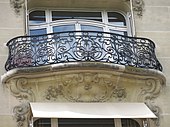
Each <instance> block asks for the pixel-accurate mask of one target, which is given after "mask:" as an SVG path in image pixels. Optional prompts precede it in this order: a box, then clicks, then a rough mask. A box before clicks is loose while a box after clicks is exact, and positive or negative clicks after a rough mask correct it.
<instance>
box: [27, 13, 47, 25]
mask: <svg viewBox="0 0 170 127" xmlns="http://www.w3.org/2000/svg"><path fill="white" fill-rule="evenodd" d="M45 21H46V20H45V11H33V12H31V13H30V14H29V24H38V23H43V22H45Z"/></svg>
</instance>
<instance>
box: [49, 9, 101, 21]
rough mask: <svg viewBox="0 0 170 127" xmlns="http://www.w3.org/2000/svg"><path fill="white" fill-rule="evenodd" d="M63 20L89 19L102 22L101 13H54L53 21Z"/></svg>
mask: <svg viewBox="0 0 170 127" xmlns="http://www.w3.org/2000/svg"><path fill="white" fill-rule="evenodd" d="M61 19H87V20H96V21H100V22H102V16H101V12H68V11H53V12H52V21H55V20H61Z"/></svg>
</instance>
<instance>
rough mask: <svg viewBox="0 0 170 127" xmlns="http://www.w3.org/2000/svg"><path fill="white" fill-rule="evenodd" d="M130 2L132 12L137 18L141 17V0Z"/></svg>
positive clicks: (127, 0) (142, 7)
mask: <svg viewBox="0 0 170 127" xmlns="http://www.w3.org/2000/svg"><path fill="white" fill-rule="evenodd" d="M124 1H125V2H129V1H130V0H124ZM131 1H132V8H133V10H134V12H135V13H136V14H137V15H138V16H142V15H143V9H144V1H143V0H131Z"/></svg>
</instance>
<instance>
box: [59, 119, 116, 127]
mask: <svg viewBox="0 0 170 127" xmlns="http://www.w3.org/2000/svg"><path fill="white" fill-rule="evenodd" d="M58 124H59V127H115V125H114V120H113V119H81V118H78V119H59V121H58Z"/></svg>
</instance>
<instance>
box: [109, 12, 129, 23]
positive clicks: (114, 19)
mask: <svg viewBox="0 0 170 127" xmlns="http://www.w3.org/2000/svg"><path fill="white" fill-rule="evenodd" d="M108 22H109V23H110V24H112V25H115V26H126V20H125V18H124V17H123V15H121V14H120V13H117V12H108Z"/></svg>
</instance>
